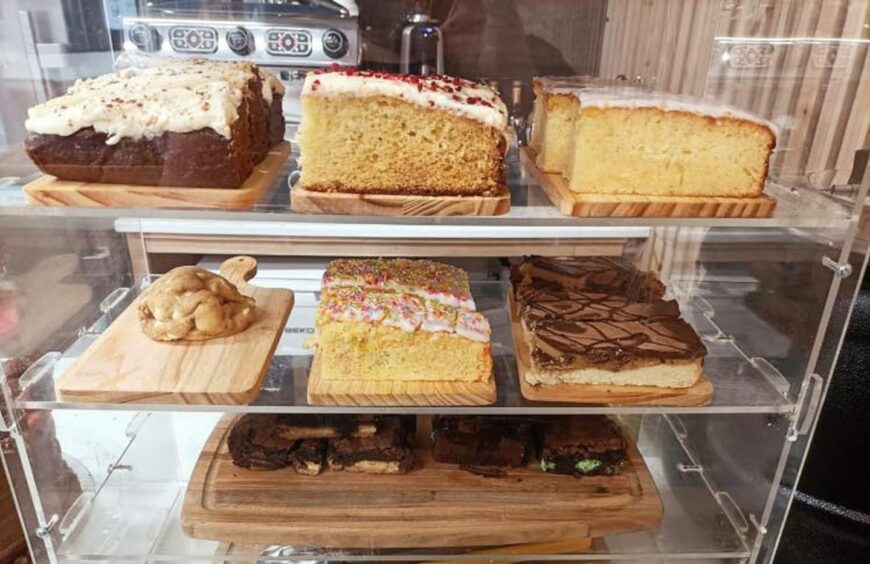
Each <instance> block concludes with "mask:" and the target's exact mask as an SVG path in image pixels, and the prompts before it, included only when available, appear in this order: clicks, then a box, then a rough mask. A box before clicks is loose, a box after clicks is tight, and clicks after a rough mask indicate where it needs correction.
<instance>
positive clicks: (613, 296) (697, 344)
mask: <svg viewBox="0 0 870 564" xmlns="http://www.w3.org/2000/svg"><path fill="white" fill-rule="evenodd" d="M543 261H546V262H543ZM608 265H609V266H608ZM585 267H592V268H591V270H585ZM536 275H537V276H540V278H539V277H536ZM566 280H567V283H568V285H570V288H566V287H565V286H563V285H562V284H561V283H560V282H563V281H566ZM634 281H641V282H640V283H639V284H634ZM581 287H594V291H586V290H580V289H575V288H581ZM605 287H609V288H610V291H604V292H602V291H601V289H602V288H605ZM514 289H515V296H516V300H517V302H518V304H519V307H520V313H521V316H522V321H523V325H524V327H525V329H526V331H527V334H528V333H530V336H531V341H532V344H533V347H532V353H531V356H532V361H533V362H534V363H535V364H536V365H537V366H539V367H540V368H544V369H551V370H559V369H576V368H579V367H583V366H598V367H602V368H607V369H611V370H619V369H621V368H623V367H624V366H626V365H629V364H636V363H638V362H640V363H642V364H648V363H650V362H655V363H657V362H661V361H669V360H670V361H680V360H683V361H685V360H695V359H699V358H703V357H704V355H705V354H706V352H707V350H706V347H704V344H703V343H702V342H701V340H700V338H699V337H698V335H697V333H695V331H694V330H693V329H692V327H691V326H690V325H689V324H688V323H686V322H685V321H683V320H682V319H680V310H679V306H678V305H677V303H676V302H675V301H673V300H669V301H665V300H662V299H660V298H659V297H648V298H647V299H646V300H641V299H638V298H636V297H634V296H632V295H631V292H632V290H634V294H635V295H637V294H641V295H647V296H649V295H650V294H658V296H661V295H662V294H663V293H664V286H663V285H662V284H661V282H659V281H658V280H656V279H655V278H654V277H653V276H652V275H650V274H648V273H640V272H638V271H636V270H634V269H633V268H632V267H630V266H628V265H625V264H624V263H618V262H616V261H614V260H613V259H597V258H596V259H555V260H554V259H541V260H539V259H531V260H529V261H527V262H525V263H524V264H523V265H521V266H520V268H519V269H517V270H516V271H515V272H514Z"/></svg>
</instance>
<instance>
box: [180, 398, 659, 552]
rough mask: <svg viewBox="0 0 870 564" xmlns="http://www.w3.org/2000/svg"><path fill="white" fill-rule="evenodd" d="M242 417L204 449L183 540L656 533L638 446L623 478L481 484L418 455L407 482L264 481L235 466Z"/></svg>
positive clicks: (336, 476) (353, 544)
mask: <svg viewBox="0 0 870 564" xmlns="http://www.w3.org/2000/svg"><path fill="white" fill-rule="evenodd" d="M234 420H235V416H232V415H226V416H224V418H223V419H221V421H220V422H219V423H218V424H217V426H216V427H215V430H214V432H213V433H212V435H211V437H210V438H209V440H208V442H207V443H206V445H205V447H204V449H203V452H202V454H201V455H200V458H199V461H198V462H197V464H196V466H195V468H194V470H193V475H192V476H191V478H190V482H189V485H188V489H187V494H186V495H185V499H184V504H183V506H182V513H181V525H182V528H183V530H184V532H185V533H186V534H187V535H188V536H191V537H194V538H204V539H212V540H220V541H227V542H242V543H264V544H288V545H296V546H316V547H329V548H403V547H404V548H408V547H438V546H487V545H497V544H518V543H529V542H535V543H547V542H558V541H564V540H571V539H578V538H585V537H592V536H603V535H608V534H614V533H618V532H627V531H635V530H641V529H648V528H653V527H655V526H657V525H658V523H659V522H660V521H661V516H662V507H661V500H660V499H659V495H658V491H657V490H656V487H655V484H654V483H653V480H652V477H651V476H650V474H649V470H647V468H646V465H645V464H644V462H643V458H642V457H641V455H640V454H639V453H638V451H637V449H636V448H635V447H634V446H633V445H632V446H630V448H629V450H628V461H627V463H626V465H625V466H624V467H623V470H622V471H621V472H620V474H619V475H617V476H588V477H584V478H574V477H572V476H563V475H553V474H545V473H543V472H541V470H540V469H539V468H537V467H536V466H534V465H530V466H529V467H526V468H517V469H510V470H508V472H507V474H506V476H503V477H500V478H485V477H482V476H478V475H476V474H472V473H470V472H466V471H464V470H461V469H460V468H459V467H458V466H456V465H452V464H441V463H437V462H434V461H433V460H432V458H431V455H430V451H429V449H428V448H426V449H418V450H417V451H416V453H415V458H416V462H415V466H414V469H412V470H411V471H410V472H409V473H408V474H404V475H393V474H386V475H374V474H359V473H353V472H341V471H336V472H334V471H330V470H326V471H324V472H323V473H322V474H321V475H319V476H304V475H301V474H297V473H296V472H294V471H293V470H290V469H286V470H277V471H271V472H269V471H257V470H246V469H243V468H239V467H237V466H235V465H234V464H233V463H232V459H231V457H230V454H229V451H228V449H227V446H226V439H227V435H228V433H229V429H230V428H231V426H232V423H233V421H234Z"/></svg>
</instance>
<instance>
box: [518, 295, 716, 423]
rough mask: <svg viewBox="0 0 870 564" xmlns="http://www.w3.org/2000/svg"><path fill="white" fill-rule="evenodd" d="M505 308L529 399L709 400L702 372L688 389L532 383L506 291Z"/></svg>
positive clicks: (687, 402)
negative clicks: (530, 382)
mask: <svg viewBox="0 0 870 564" xmlns="http://www.w3.org/2000/svg"><path fill="white" fill-rule="evenodd" d="M508 308H509V309H508V311H509V312H510V315H511V333H513V338H514V350H515V355H516V358H517V377H518V378H519V380H520V392H521V393H522V394H523V397H524V398H526V399H527V400H531V401H548V402H561V403H565V402H568V403H592V404H607V405H673V406H698V405H707V404H709V403H710V401H711V400H712V399H713V384H712V383H711V382H710V380H708V379H707V377H706V376H705V375H704V374H703V373H702V374H701V377H700V378H698V381H697V382H695V385H694V386H691V387H689V388H660V387H658V386H604V385H594V384H556V385H554V386H544V385H538V386H535V385H532V384H529V383H528V382H527V381H526V372H528V371H529V367H530V366H531V362H530V360H529V347H528V345H527V344H526V342H525V339H524V338H523V328H522V324H521V323H520V319H519V314H518V306H517V304H516V302H515V301H514V297H513V292H510V291H509V292H508Z"/></svg>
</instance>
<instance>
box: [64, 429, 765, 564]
mask: <svg viewBox="0 0 870 564" xmlns="http://www.w3.org/2000/svg"><path fill="white" fill-rule="evenodd" d="M101 415H102V414H100V413H94V412H76V413H73V412H68V413H67V415H66V419H65V420H64V421H65V425H66V427H67V428H68V429H70V430H73V429H76V428H79V430H80V431H82V430H84V429H86V428H88V426H89V425H93V424H94V423H96V422H98V421H99V419H100V416H101ZM105 415H108V414H105ZM130 417H131V418H133V417H134V416H133V415H132V414H131V415H130ZM218 418H219V416H218V415H217V414H191V413H177V412H176V413H155V414H151V415H150V416H148V417H147V418H146V419H145V420H144V421H142V422H141V423H138V424H137V425H136V431H135V433H133V434H131V435H130V436H128V437H127V438H126V439H122V440H121V441H120V442H121V443H122V446H124V447H125V448H124V449H123V454H122V455H121V456H120V457H119V459H118V461H117V462H116V463H115V464H113V465H111V466H110V468H109V472H108V473H107V474H106V475H105V476H104V477H103V478H102V479H101V480H99V481H97V482H95V483H94V485H93V491H85V493H83V494H82V498H80V500H79V502H77V503H76V504H75V505H74V506H73V508H72V509H71V510H70V511H69V512H68V514H67V515H66V516H65V517H64V518H63V519H61V520H60V522H61V523H62V524H63V526H62V527H61V529H60V531H59V535H60V538H59V539H58V541H59V545H58V555H59V556H60V557H61V558H63V559H68V560H70V561H111V562H126V561H142V560H146V559H147V560H148V561H150V562H198V561H211V559H212V558H215V556H216V554H220V555H221V560H220V561H222V562H223V561H226V562H249V561H256V560H257V558H258V557H261V555H269V562H285V561H286V562H294V561H303V560H306V561H310V560H313V559H316V560H331V559H336V560H340V561H381V562H383V561H403V560H414V561H420V560H431V561H434V560H457V559H460V558H461V559H463V560H494V561H499V560H510V559H511V552H510V549H509V548H506V549H502V550H503V552H501V553H500V554H496V555H483V554H474V552H475V551H478V550H482V549H481V548H474V549H467V548H466V549H463V548H462V547H454V548H449V549H447V548H445V549H425V550H402V551H398V550H385V549H377V550H376V549H372V550H363V549H354V550H347V549H343V550H339V549H329V548H322V547H321V548H305V547H278V546H258V545H232V546H230V545H228V544H227V543H220V542H217V541H209V540H202V539H193V538H189V537H187V536H185V535H184V533H183V532H182V527H181V509H182V505H183V500H184V494H185V490H186V488H187V476H188V474H189V473H190V471H191V470H192V466H193V463H194V462H195V460H196V459H197V457H198V455H199V452H200V450H201V448H202V446H203V444H204V443H205V441H206V439H207V437H208V436H209V434H210V432H211V429H212V428H213V426H214V424H215V423H216V422H217V420H218ZM623 423H624V425H625V426H626V428H627V429H628V432H629V433H630V434H631V435H632V436H633V437H634V438H635V440H636V443H637V445H638V449H639V450H640V452H641V454H642V455H643V457H644V460H645V462H646V464H647V466H648V467H649V470H650V472H651V474H652V476H653V478H654V480H655V483H656V486H657V488H658V490H659V494H660V496H661V501H662V505H663V510H664V517H663V521H662V522H661V524H660V525H659V526H658V527H657V528H655V529H651V530H647V531H641V532H634V533H626V534H618V535H611V536H608V537H605V538H604V541H603V542H600V541H599V542H596V543H593V546H592V548H591V549H590V550H589V551H586V552H576V553H574V554H559V555H554V554H546V553H544V554H524V555H523V558H524V559H534V560H597V559H601V558H602V557H606V558H609V559H613V560H644V559H662V560H670V559H698V560H712V559H739V558H746V557H748V556H749V554H750V552H749V549H748V547H747V534H748V533H750V530H749V527H750V525H749V524H748V521H746V517H745V516H744V515H743V514H742V513H741V510H740V509H739V508H738V507H737V505H736V504H734V502H733V498H732V497H731V496H730V494H728V492H725V491H720V490H717V489H716V486H715V485H714V484H713V483H712V482H711V481H710V479H709V478H708V477H707V476H706V475H705V470H704V469H703V468H702V467H700V466H699V465H698V464H697V461H696V460H695V458H694V455H693V454H692V452H691V451H690V446H689V445H688V444H687V443H685V442H684V441H682V440H681V437H680V435H679V431H678V429H679V427H678V426H675V425H674V422H673V421H671V420H670V418H669V417H668V416H666V415H650V416H642V417H641V416H637V417H627V418H625V419H624V421H623ZM182 428H183V429H184V431H185V432H184V433H183V435H184V437H183V444H174V443H173V442H172V441H166V440H163V437H164V436H165V434H166V433H173V432H174V431H175V430H176V429H182ZM124 440H128V441H129V444H126V445H123V441H124ZM153 461H161V463H164V464H165V463H168V462H169V461H171V462H172V463H173V465H172V466H169V465H168V464H167V465H166V466H165V467H162V468H155V467H154V465H153ZM313 479H316V478H313ZM514 557H515V555H514Z"/></svg>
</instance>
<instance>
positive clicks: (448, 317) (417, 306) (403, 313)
mask: <svg viewBox="0 0 870 564" xmlns="http://www.w3.org/2000/svg"><path fill="white" fill-rule="evenodd" d="M317 318H318V321H320V320H322V319H331V320H334V321H361V322H364V323H383V324H384V325H387V326H390V327H396V328H398V329H401V330H403V331H409V332H410V331H428V332H446V333H452V334H454V335H456V336H458V337H464V338H466V339H470V340H472V341H478V342H483V343H486V342H489V340H490V335H491V333H492V331H491V329H490V326H489V322H488V321H487V320H486V318H485V317H484V316H483V315H481V314H480V313H478V312H476V311H470V310H467V309H462V308H456V307H454V306H451V305H445V304H442V303H438V302H435V301H433V300H426V299H423V298H420V297H419V296H415V295H411V294H399V293H394V292H378V291H367V290H362V289H360V288H352V287H332V288H324V290H323V294H322V295H321V298H320V308H319V309H318V312H317Z"/></svg>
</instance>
